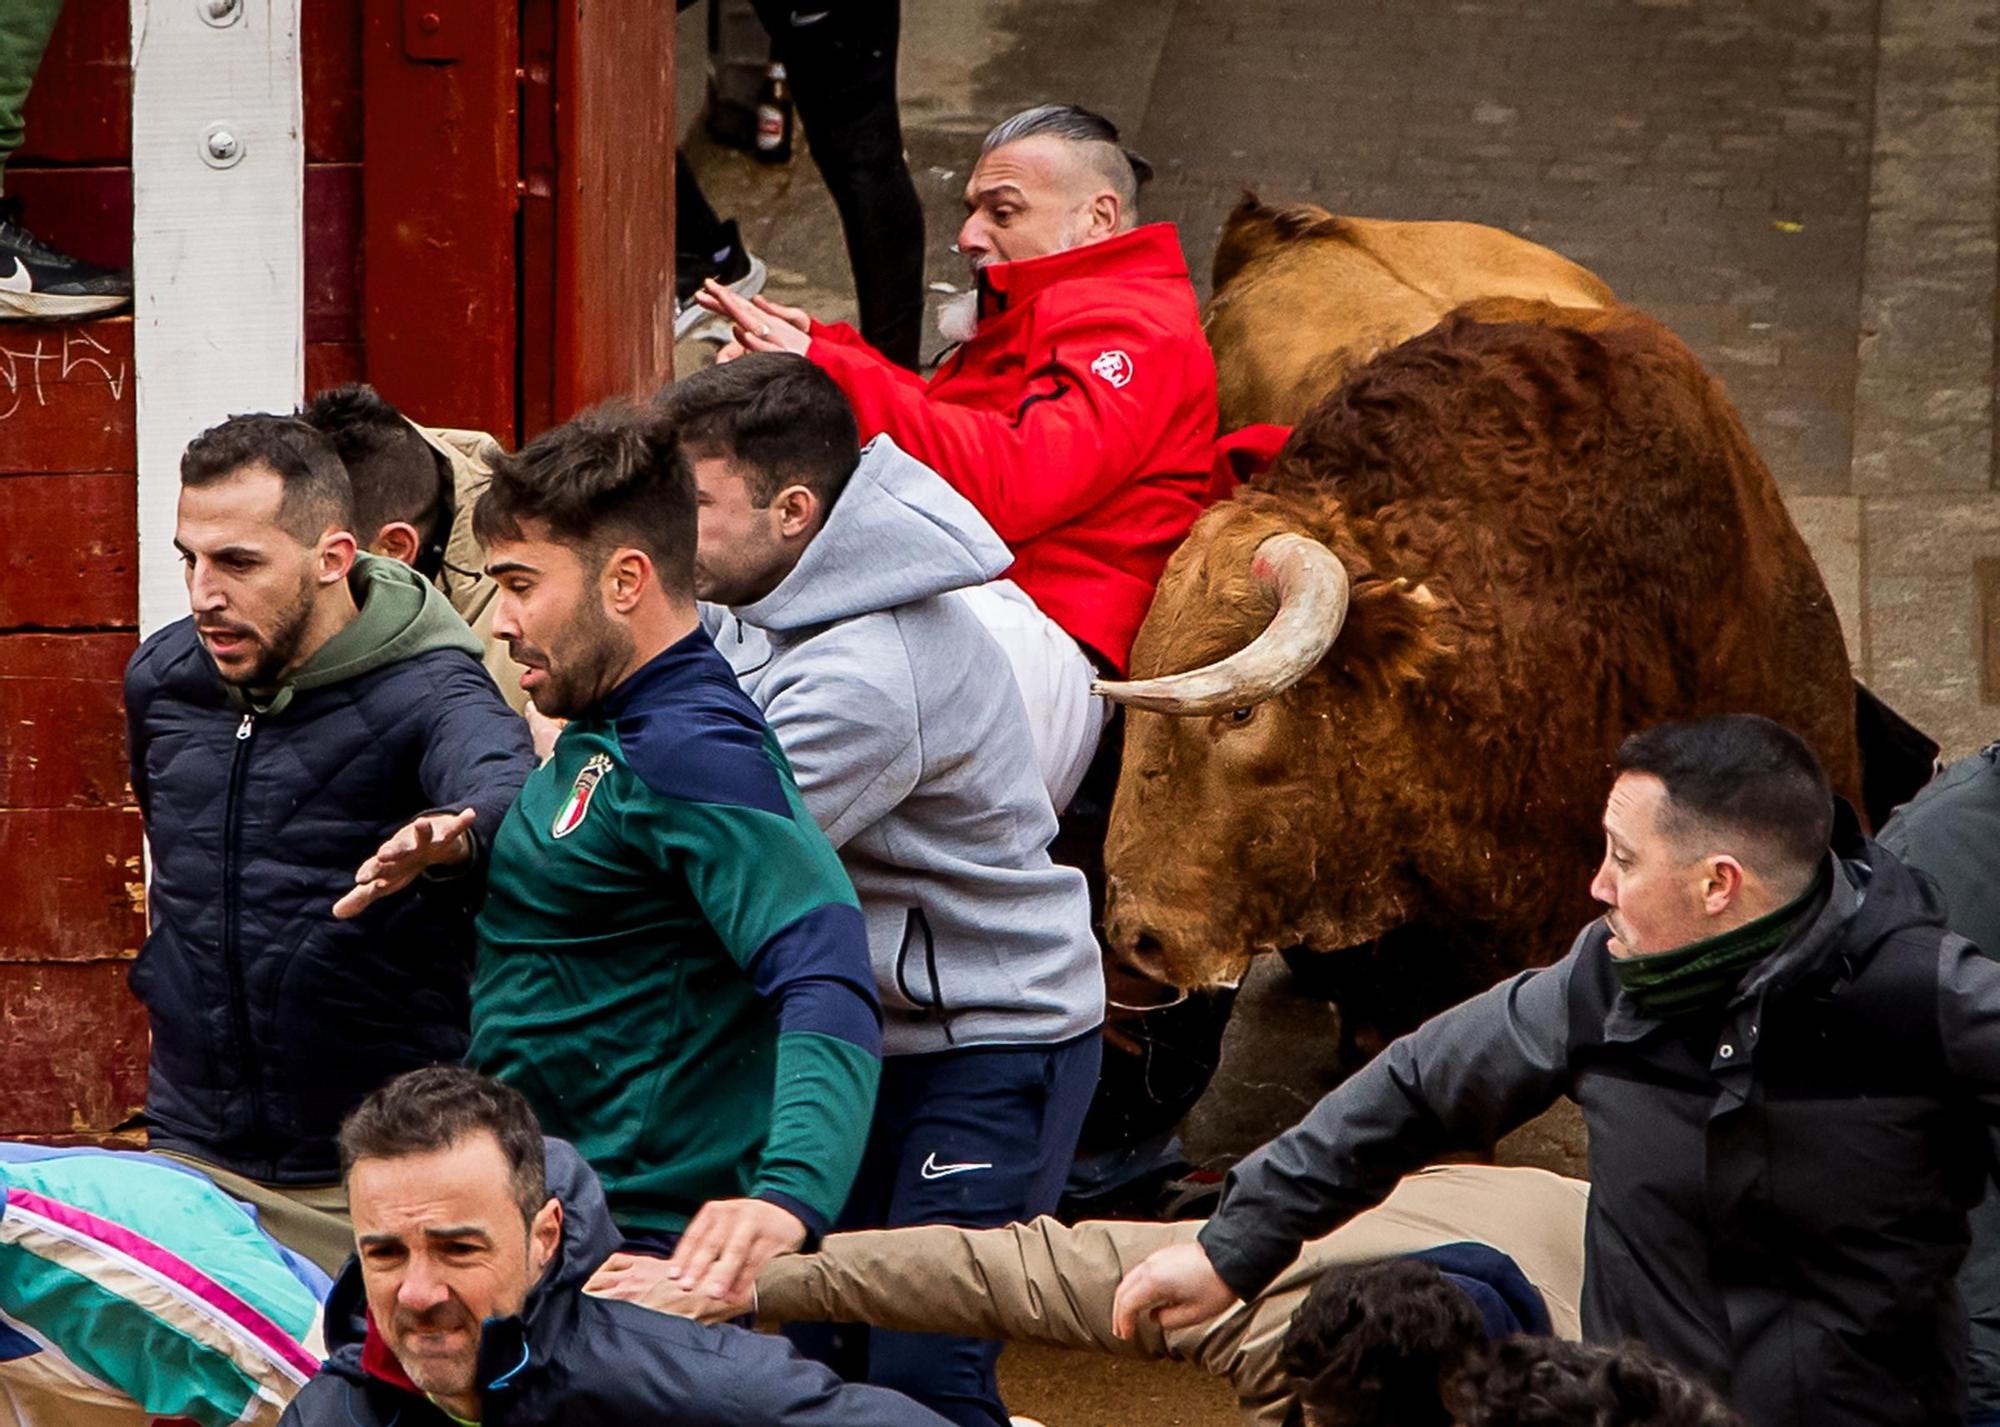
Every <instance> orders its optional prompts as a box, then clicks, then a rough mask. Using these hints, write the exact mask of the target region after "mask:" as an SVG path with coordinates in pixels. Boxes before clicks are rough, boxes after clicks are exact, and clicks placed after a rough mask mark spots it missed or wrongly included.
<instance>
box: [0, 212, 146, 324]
mask: <svg viewBox="0 0 2000 1427" xmlns="http://www.w3.org/2000/svg"><path fill="white" fill-rule="evenodd" d="M131 300H132V274H130V273H129V272H111V271H109V270H108V269H105V268H100V267H96V266H94V265H92V264H90V263H86V262H84V261H82V260H81V259H78V258H73V257H71V256H70V255H69V254H68V253H62V252H58V251H56V250H55V249H54V248H51V247H50V246H49V245H48V244H47V243H44V242H43V241H42V240H41V239H40V238H37V237H36V236H35V235H34V234H33V233H30V232H29V231H28V230H27V229H26V228H24V227H22V226H21V200H20V199H18V198H6V199H0V321H4V320H7V319H17V318H24V317H25V318H31V319H42V320H49V319H61V318H75V317H94V316H97V315H98V314H100V313H105V312H113V311H116V310H117V309H118V308H120V307H123V306H124V305H125V304H126V303H128V302H130V301H131Z"/></svg>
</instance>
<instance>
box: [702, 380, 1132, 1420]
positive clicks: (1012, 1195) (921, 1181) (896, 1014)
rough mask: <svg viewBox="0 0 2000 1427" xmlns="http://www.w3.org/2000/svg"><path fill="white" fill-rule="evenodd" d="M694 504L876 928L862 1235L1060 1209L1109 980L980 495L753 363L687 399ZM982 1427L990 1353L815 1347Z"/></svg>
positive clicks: (898, 1338)
mask: <svg viewBox="0 0 2000 1427" xmlns="http://www.w3.org/2000/svg"><path fill="white" fill-rule="evenodd" d="M666 405H667V410H668V412H669V413H670V415H671V416H672V418H673V419H674V421H675V424H676V426H677V428H678V434H679V436H680V439H681V441H682V443H683V445H684V447H685V448H686V449H687V451H688V453H689V455H690V456H691V457H692V459H693V465H694V471H695V484H696V488H697V491H698V498H699V501H700V535H699V545H698V548H697V551H696V557H695V582H696V590H697V592H698V593H699V594H700V595H701V596H702V597H703V598H704V599H705V600H708V601H710V602H711V603H712V606H719V607H720V608H711V611H710V615H709V623H710V626H711V629H712V630H713V632H714V633H715V635H716V642H717V644H718V645H719V646H720V648H721V649H722V652H723V653H724V654H725V655H726V656H728V657H729V658H730V661H731V663H732V665H733V666H734V667H735V669H736V671H737V674H738V677H739V678H740V679H741V680H742V683H743V687H744V689H745V691H746V692H748V693H749V695H750V696H751V698H753V699H754V700H755V701H756V702H757V704H758V706H759V707H760V708H762V709H763V711H764V716H765V717H766V718H767V719H768V720H769V721H770V724H771V728H772V731H773V732H775V733H776V734H777V736H778V741H779V743H780V744H781V745H782V746H783V748H784V751H785V755H786V757H787V758H789V759H790V760H791V764H792V769H793V772H794V773H795V774H796V775H797V778H798V785H799V791H800V793H801V794H802V795H803V796H804V798H805V801H806V806H807V807H809V808H810V809H811V810H812V814H813V816H814V818H815V819H816V820H817V821H818V822H819V824H820V826H821V827H822V828H823V829H824V830H825V831H826V834H827V836H828V837H829V838H830V839H831V840H832V842H833V845H834V846H835V847H836V848H838V849H839V850H840V855H841V860H842V862H843V863H844V864H845V865H846V868H847V872H848V875H849V876H850V877H851V878H852V879H853V881H854V889H855V891H856V893H857V894H858V895H859V897H860V901H861V910H862V912H863V914H864V916H865V917H866V919H867V923H868V943H869V951H870V953H871V955H872V957H873V960H874V966H875V980H876V985H877V987H878V989H879V990H880V992H881V997H882V1011H883V1069H882V1087H881V1091H880V1094H879V1097H878V1100H877V1108H876V1112H875V1123H874V1127H873V1130H872V1132H871V1134H870V1138H869V1144H868V1149H867V1153H866V1156H865V1158H864V1159H863V1161H862V1166H861V1172H860V1175H859V1177H858V1178H857V1179H856V1181H855V1186H854V1190H853V1193H852V1195H851V1196H850V1198H849V1200H848V1205H847V1211H846V1213H845V1215H844V1216H843V1218H842V1227H844V1228H876V1227H894V1226H900V1225H906V1224H925V1223H951V1224H959V1225H963V1226H967V1227H982V1226H988V1225H1000V1224H1006V1223H1010V1222H1012V1221H1014V1220H1017V1219H1020V1220H1025V1219H1029V1218H1032V1217H1033V1216H1034V1215H1036V1214H1042V1213H1046V1212H1048V1211H1049V1210H1051V1209H1053V1208H1054V1207H1055V1203H1056V1199H1057V1196H1058V1194H1059V1193H1060V1191H1061V1188H1062V1183H1063V1179H1064V1176H1065V1175H1066V1174H1067V1172H1068V1169H1069V1162H1070V1158H1071V1156H1072V1154H1073V1153H1074V1151H1075V1147H1076V1137H1077V1133H1078V1131H1079V1130H1080V1128H1081V1127H1082V1123H1083V1114H1084V1110H1085V1109H1086V1107H1087V1106H1088V1104H1089V1101H1090V1096H1091V1092H1092V1089H1093V1088H1094V1086H1095V1084H1096V1081H1097V1066H1098V1055H1099V1041H1098V1029H1099V1025H1100V1023H1101V1022H1102V1020H1103V1016H1104V983H1103V975H1102V972H1101V970H1100V968H1099V963H1098V953H1097V945H1096V942H1095V940H1094V939H1093V937H1092V934H1091V928H1090V908H1089V901H1088V898H1087V895H1086V893H1085V890H1084V882H1083V876H1082V874H1081V873H1079V872H1077V871H1075V870H1074V869H1073V868H1068V867H1058V866H1056V865H1055V864H1054V863H1052V862H1050V860H1049V856H1048V850H1047V849H1048V844H1049V841H1050V839H1051V838H1053V837H1054V836H1055V831H1056V820H1055V813H1054V811H1053V809H1052V808H1051V807H1050V804H1049V797H1048V793H1047V791H1046V789H1045V788H1044V787H1043V784H1042V780H1041V775H1040V772H1039V771H1038V766H1037V763H1036V760H1035V752H1034V743H1033V738H1032V736H1031V734H1030V730H1029V726H1028V716H1027V710H1026V708H1025V706H1024V705H1023V704H1022V702H1021V697H1020V694H1019V692H1018V691H1017V690H1016V688H1015V686H1014V677H1013V673H1012V670H1011V668H1010V666H1009V664H1008V662H1007V656H1006V655H1005V654H1004V653H1003V652H1002V651H1001V649H1000V646H999V645H998V644H996V643H995V642H994V640H993V638H992V636H991V635H989V634H987V633H986V631H985V629H984V627H983V626H982V625H981V624H980V622H979V619H978V617H977V616H976V615H975V614H974V613H973V611H972V610H971V609H969V608H967V607H966V606H965V605H964V604H963V602H962V601H960V600H959V599H957V598H955V597H954V596H953V595H952V592H953V591H955V590H962V589H965V588H967V587H970V586H974V585H978V584H981V583H983V582H984V581H987V580H990V579H992V578H994V577H995V576H996V575H998V574H999V573H1000V572H1001V571H1002V570H1004V569H1005V568H1006V567H1007V564H1008V562H1009V559H1010V557H1009V555H1008V552H1007V547H1006V545H1005V544H1004V543H1003V542H1002V541H1001V540H1000V538H999V537H998V536H996V535H995V534H994V533H993V531H992V529H991V527H989V526H988V525H987V523H986V521H985V520H984V519H983V518H982V517H981V516H980V515H979V513H978V512H977V511H975V510H974V509H973V508H972V506H971V505H970V504H969V503H968V502H967V501H966V500H965V498H964V497H962V496H960V495H958V494H957V493H956V492H954V491H953V490H952V489H951V487H950V486H948V485H946V484H945V483H944V481H943V480H942V479H941V478H940V477H939V476H938V475H937V474H936V473H934V472H933V471H931V470H930V469H929V468H928V467H927V466H924V465H922V464H921V463H919V462H918V461H916V460H915V459H913V458H912V457H910V456H908V455H905V454H904V453H903V452H902V451H901V450H899V449H897V447H896V445H895V444H894V443H893V442H892V441H891V440H890V439H889V438H888V437H887V436H879V437H877V438H876V439H875V440H874V441H871V442H870V443H869V445H868V448H867V449H866V450H865V451H862V450H859V449H858V446H857V441H856V433H855V423H854V416H853V414H852V412H851V411H850V410H849V408H848V405H847V400H846V398H845V397H843V396H842V395H841V393H840V388H839V387H837V386H836V385H834V383H833V381H832V379H831V378H829V377H828V376H827V375H826V374H825V373H824V372H821V371H820V370H818V369H817V368H815V367H814V366H813V365H812V364H811V363H809V362H806V361H803V360H801V359H800V358H797V357H793V356H788V355H783V354H776V353H773V354H766V355H760V356H752V357H745V358H743V359H742V360H740V361H737V362H733V363H731V364H729V365H728V366H726V367H714V368H710V369H708V370H706V371H703V372H699V373H696V374H695V375H693V376H690V377H688V378H687V379H686V380H684V381H682V382H680V383H678V384H677V385H676V386H674V387H672V388H670V389H669V391H668V393H667V395H666ZM809 1351H814V1352H815V1355H820V1354H822V1353H823V1354H825V1355H826V1356H827V1358H828V1360H829V1361H831V1362H832V1363H833V1365H834V1366H836V1367H838V1368H840V1369H842V1370H843V1372H844V1373H846V1374H848V1375H851V1376H860V1375H861V1374H862V1373H864V1372H865V1374H866V1377H867V1380H868V1381H870V1382H873V1383H877V1384H879V1385H882V1386H889V1387H895V1388H898V1389H900V1390H902V1391H904V1392H907V1393H909V1394H910V1395H911V1396H912V1397H915V1398H916V1399H917V1400H918V1401H920V1402H923V1403H925V1404H926V1405H928V1406H929V1407H931V1408H932V1409H933V1410H935V1411H937V1412H939V1413H941V1414H942V1415H943V1416H945V1417H948V1418H950V1419H952V1420H953V1421H954V1422H958V1423H962V1424H967V1427H980V1425H981V1424H987V1423H1005V1422H1006V1420H1007V1419H1006V1415H1005V1413H1004V1411H1003V1410H1002V1408H1001V1406H1000V1403H999V1398H998V1393H997V1389H996V1385H995V1380H994V1373H993V1366H994V1363H995V1361H996V1359H997V1357H998V1354H999V1349H998V1345H997V1344H991V1343H984V1342H981V1341H979V1340H976V1339H966V1338H950V1337H943V1336H941V1335H937V1334H917V1333H894V1332H882V1331H874V1330H869V1329H864V1328H854V1329H849V1330H845V1331H838V1330H836V1331H835V1332H833V1333H831V1334H829V1335H827V1336H826V1337H823V1338H822V1339H821V1340H820V1341H818V1342H815V1343H813V1344H811V1345H810V1348H809Z"/></svg>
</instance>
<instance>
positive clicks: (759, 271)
mask: <svg viewBox="0 0 2000 1427" xmlns="http://www.w3.org/2000/svg"><path fill="white" fill-rule="evenodd" d="M769 276H770V269H769V268H767V267H765V266H764V260H763V259H762V258H760V257H758V256H757V255H756V254H755V253H752V254H750V271H749V272H747V273H745V274H743V276H742V277H740V278H738V279H736V281H735V282H732V283H730V284H729V290H730V291H731V292H733V293H735V294H736V295H737V296H738V297H740V298H742V299H744V300H745V301H746V302H747V301H748V300H749V299H751V298H753V297H755V296H756V295H757V294H758V293H760V292H762V291H763V290H764V279H765V278H767V277H769ZM714 316H715V314H714V313H713V312H710V311H709V310H708V309H707V308H706V307H703V306H702V305H701V304H700V303H698V302H690V303H689V304H688V305H687V306H686V307H683V308H681V309H680V310H679V311H677V312H675V313H674V340H675V341H676V342H678V341H680V340H681V338H683V337H685V336H687V334H688V333H690V332H692V331H693V330H694V329H695V328H696V327H699V326H700V325H701V324H702V323H704V322H706V321H708V320H709V319H710V318H711V317H714ZM717 320H720V319H717Z"/></svg>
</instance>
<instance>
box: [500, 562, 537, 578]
mask: <svg viewBox="0 0 2000 1427" xmlns="http://www.w3.org/2000/svg"><path fill="white" fill-rule="evenodd" d="M541 573H542V572H541V571H540V570H538V569H536V568H535V567H534V566H533V565H530V564H529V563H528V562H527V561H526V560H495V561H494V562H493V563H492V564H490V565H488V566H487V567H486V577H487V578H488V579H491V580H497V579H499V578H501V577H502V576H503V575H539V574H541Z"/></svg>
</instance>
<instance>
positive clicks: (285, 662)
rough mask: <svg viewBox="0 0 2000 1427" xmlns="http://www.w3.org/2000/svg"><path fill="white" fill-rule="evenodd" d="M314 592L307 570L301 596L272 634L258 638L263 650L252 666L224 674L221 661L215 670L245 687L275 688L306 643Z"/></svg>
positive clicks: (280, 617)
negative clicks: (231, 676) (301, 646)
mask: <svg viewBox="0 0 2000 1427" xmlns="http://www.w3.org/2000/svg"><path fill="white" fill-rule="evenodd" d="M313 593H314V582H313V577H312V573H311V572H310V571H308V572H307V573H306V574H305V575H304V576H303V577H301V579H300V581H299V593H298V597H297V598H296V599H294V600H293V601H292V603H291V604H289V605H287V606H286V607H285V608H284V610H283V611H282V612H280V614H279V616H278V623H277V625H276V626H275V627H274V628H273V629H272V630H271V634H270V637H269V638H268V639H260V640H258V643H259V644H261V645H262V646H263V653H262V654H260V655H259V656H258V658H257V662H256V663H255V664H253V665H251V666H250V669H249V671H248V672H247V673H244V674H241V675H239V676H237V677H236V678H233V679H232V678H230V677H229V675H227V674H222V669H221V666H219V665H218V666H217V668H216V672H217V673H218V674H222V678H223V681H224V682H225V683H230V684H235V685H236V686H237V687H239V688H246V689H270V688H275V687H276V686H277V684H278V682H279V680H280V679H281V678H282V677H283V676H284V674H285V673H286V672H287V671H288V670H289V669H290V666H291V664H292V661H293V660H294V659H296V658H297V657H298V653H299V646H300V645H301V644H303V643H305V639H306V626H308V625H309V624H311V623H312V615H313Z"/></svg>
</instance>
